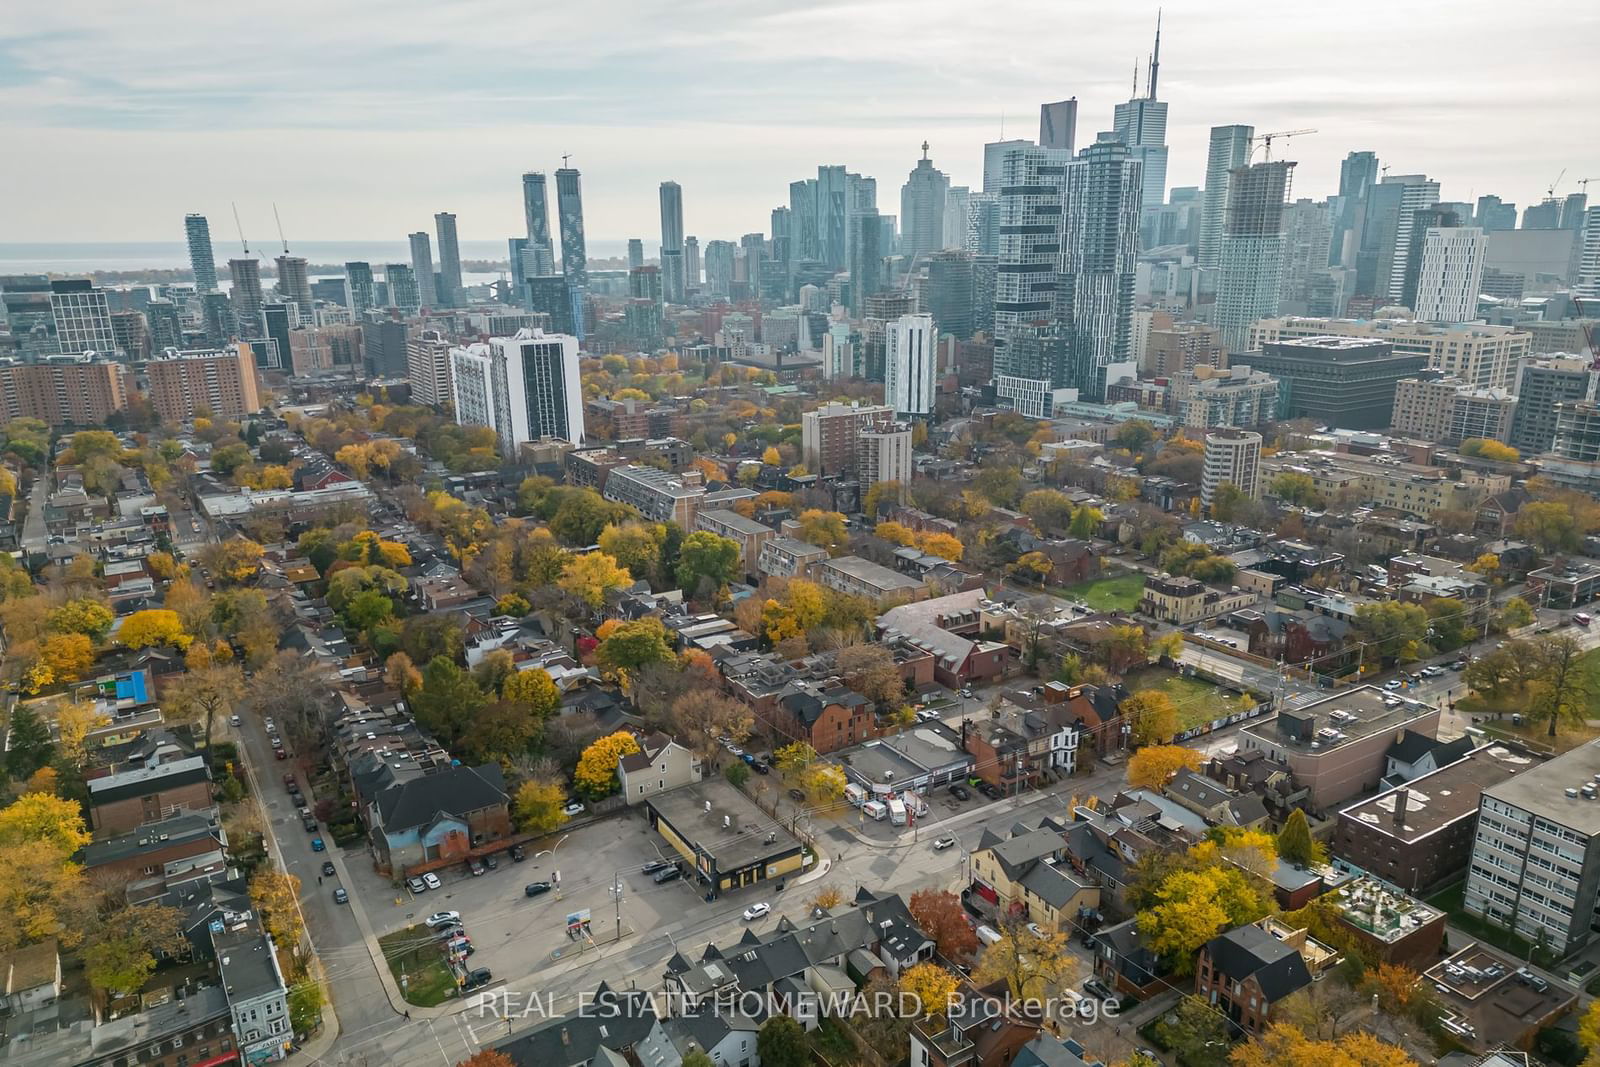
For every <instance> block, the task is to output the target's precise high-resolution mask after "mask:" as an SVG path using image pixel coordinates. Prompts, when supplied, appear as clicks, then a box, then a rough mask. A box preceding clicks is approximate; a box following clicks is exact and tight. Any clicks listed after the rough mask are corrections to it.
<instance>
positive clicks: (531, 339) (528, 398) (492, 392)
mask: <svg viewBox="0 0 1600 1067" xmlns="http://www.w3.org/2000/svg"><path fill="white" fill-rule="evenodd" d="M450 361H451V372H452V376H453V383H452V389H453V390H454V395H455V402H456V422H458V423H461V424H463V425H478V426H488V427H489V428H490V429H492V430H494V432H495V436H496V437H497V438H499V441H500V450H501V455H502V456H508V457H509V456H515V455H516V454H517V449H518V447H519V446H520V445H522V444H523V443H525V442H527V441H537V440H539V439H541V438H544V437H555V438H560V439H561V440H563V441H570V442H572V443H573V444H575V445H581V444H582V443H583V386H582V385H581V383H580V382H579V377H578V339H577V338H576V337H573V336H571V335H570V334H546V333H545V332H544V331H543V330H518V331H517V333H516V336H514V337H495V338H491V339H490V340H489V343H488V344H474V345H468V346H467V347H465V348H456V349H453V350H451V353H450Z"/></svg>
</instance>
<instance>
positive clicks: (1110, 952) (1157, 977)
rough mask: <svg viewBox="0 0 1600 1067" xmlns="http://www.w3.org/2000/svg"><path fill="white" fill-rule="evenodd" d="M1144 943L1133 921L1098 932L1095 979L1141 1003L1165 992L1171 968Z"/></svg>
mask: <svg viewBox="0 0 1600 1067" xmlns="http://www.w3.org/2000/svg"><path fill="white" fill-rule="evenodd" d="M1144 942H1145V938H1144V934H1142V933H1141V932H1140V931H1139V924H1138V922H1137V921H1135V920H1133V919H1129V920H1127V921H1126V922H1121V923H1118V924H1117V925H1115V926H1107V927H1105V928H1104V929H1101V930H1097V931H1095V935H1094V948H1093V950H1092V951H1093V952H1094V973H1095V977H1096V978H1098V979H1100V981H1102V982H1104V983H1105V984H1106V985H1107V986H1109V987H1110V988H1112V989H1114V990H1116V991H1117V992H1118V993H1126V994H1128V995H1129V996H1132V997H1135V998H1137V999H1139V1000H1147V999H1149V998H1150V997H1152V996H1155V995H1156V994H1157V993H1160V992H1163V991H1165V990H1166V988H1167V986H1168V983H1167V981H1166V977H1167V975H1169V974H1171V973H1172V968H1171V967H1170V966H1168V965H1167V963H1166V962H1165V961H1163V960H1162V959H1161V957H1160V956H1158V955H1156V954H1155V953H1154V952H1152V951H1151V950H1150V949H1149V948H1148V947H1147V946H1146V945H1145V943H1144Z"/></svg>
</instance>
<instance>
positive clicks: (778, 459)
mask: <svg viewBox="0 0 1600 1067" xmlns="http://www.w3.org/2000/svg"><path fill="white" fill-rule="evenodd" d="M761 462H762V463H765V464H766V465H767V466H769V467H776V466H777V465H778V464H780V463H782V462H783V456H782V455H780V454H779V452H778V450H777V448H775V447H774V446H772V445H768V446H767V447H766V449H765V451H763V452H762V453H761Z"/></svg>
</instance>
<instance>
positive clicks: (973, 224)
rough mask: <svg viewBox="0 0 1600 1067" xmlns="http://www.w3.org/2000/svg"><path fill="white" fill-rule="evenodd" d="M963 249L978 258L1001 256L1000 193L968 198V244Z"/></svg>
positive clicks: (972, 195) (973, 194)
mask: <svg viewBox="0 0 1600 1067" xmlns="http://www.w3.org/2000/svg"><path fill="white" fill-rule="evenodd" d="M947 236H948V235H947ZM962 247H964V248H965V249H966V250H967V251H968V252H971V253H972V254H973V255H977V256H993V255H998V254H999V252H1000V194H999V193H971V194H969V195H968V196H967V229H966V243H965V244H964V245H963V246H962Z"/></svg>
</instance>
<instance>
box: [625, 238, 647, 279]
mask: <svg viewBox="0 0 1600 1067" xmlns="http://www.w3.org/2000/svg"><path fill="white" fill-rule="evenodd" d="M642 266H644V240H643V239H642V238H639V237H630V238H628V269H629V270H630V271H635V270H638V269H639V268H640V267H642Z"/></svg>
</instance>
